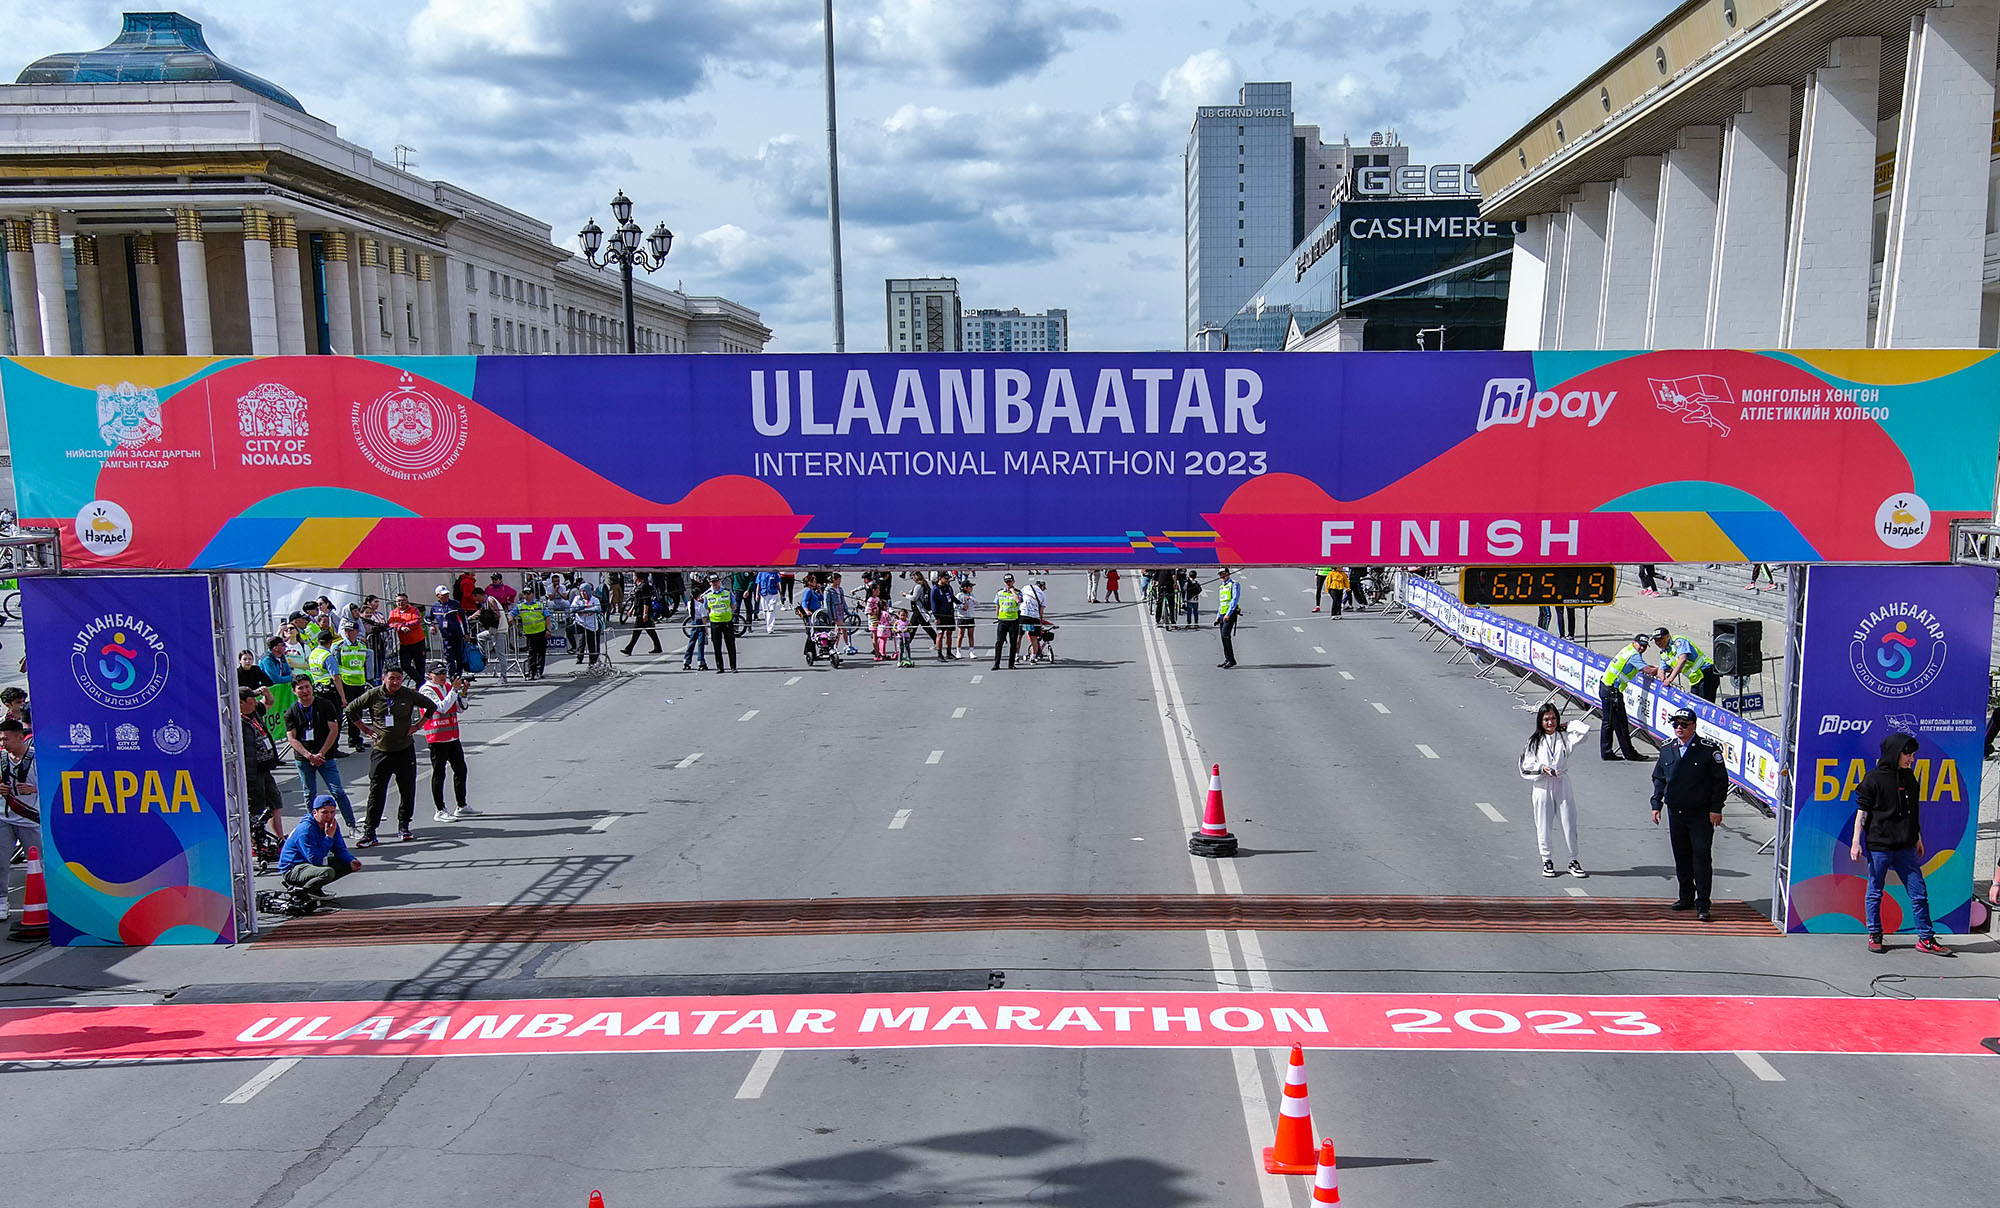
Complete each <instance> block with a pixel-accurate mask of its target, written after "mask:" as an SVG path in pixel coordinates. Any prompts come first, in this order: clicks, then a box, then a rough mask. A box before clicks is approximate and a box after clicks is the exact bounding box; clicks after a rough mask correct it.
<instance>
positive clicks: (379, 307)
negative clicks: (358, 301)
mask: <svg viewBox="0 0 2000 1208" xmlns="http://www.w3.org/2000/svg"><path fill="white" fill-rule="evenodd" d="M375 321H376V322H377V323H380V324H381V326H382V334H383V335H385V336H394V335H395V334H396V329H395V328H393V327H391V326H389V299H387V298H383V297H379V296H378V297H377V298H376V299H375Z"/></svg>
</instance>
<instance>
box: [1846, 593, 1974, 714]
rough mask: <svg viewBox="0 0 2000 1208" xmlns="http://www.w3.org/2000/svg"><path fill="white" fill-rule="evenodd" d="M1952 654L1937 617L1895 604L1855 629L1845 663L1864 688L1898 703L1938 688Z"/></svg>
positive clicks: (1921, 609) (1921, 610)
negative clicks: (1939, 680)
mask: <svg viewBox="0 0 2000 1208" xmlns="http://www.w3.org/2000/svg"><path fill="white" fill-rule="evenodd" d="M1949 651H1950V648H1949V645H1948V643H1947V642H1946V641H1945V633H1944V625H1943V624H1942V623H1941V622H1939V621H1938V619H1937V617H1936V616H1935V615H1934V614H1933V613H1931V612H1930V611H1929V610H1928V609H1924V608H1921V607H1919V606H1917V605H1914V604H1891V605H1885V606H1883V607H1881V608H1877V609H1876V610H1875V611H1873V612H1871V613H1869V614H1868V615H1867V616H1866V617H1864V618H1862V620H1861V622H1860V624H1858V625H1856V626H1855V628H1854V634H1853V638H1852V640H1851V641H1850V643H1849V645H1848V652H1847V662H1848V666H1849V667H1850V668H1851V669H1852V670H1853V672H1854V678H1855V679H1856V680H1857V681H1858V682H1859V683H1860V684H1861V686H1862V687H1864V688H1866V689H1868V690H1869V691H1870V692H1873V693H1874V694H1875V695H1877V696H1883V697H1888V698H1889V699H1891V700H1896V699H1901V698H1903V697H1908V696H1914V695H1916V694H1917V693H1919V692H1922V691H1923V690H1924V689H1925V688H1928V687H1930V686H1931V684H1933V683H1935V682H1936V681H1937V678H1938V676H1939V675H1942V674H1943V673H1944V661H1945V656H1946V654H1948V653H1949Z"/></svg>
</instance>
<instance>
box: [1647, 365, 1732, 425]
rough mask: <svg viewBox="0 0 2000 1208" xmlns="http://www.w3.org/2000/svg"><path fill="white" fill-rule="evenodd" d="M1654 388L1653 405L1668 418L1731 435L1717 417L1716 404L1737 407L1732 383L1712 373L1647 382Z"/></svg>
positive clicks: (1653, 379)
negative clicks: (1678, 418)
mask: <svg viewBox="0 0 2000 1208" xmlns="http://www.w3.org/2000/svg"><path fill="white" fill-rule="evenodd" d="M1646 384H1647V385H1649V386H1651V387H1652V388H1653V405H1654V406H1656V407H1658V408H1659V409H1660V410H1662V411H1664V412H1666V413H1667V414H1668V415H1678V416H1680V417H1681V422H1682V423H1684V424H1702V425H1704V426H1706V427H1710V428H1713V429H1715V430H1716V431H1717V432H1720V433H1722V435H1724V436H1727V435H1729V425H1727V424H1725V423H1723V422H1722V420H1721V418H1720V417H1719V416H1717V415H1716V414H1715V404H1717V403H1728V404H1729V405H1730V406H1732V407H1734V406H1735V405H1736V392H1735V391H1734V390H1731V389H1730V388H1729V381H1728V379H1726V378H1723V377H1719V376H1717V375H1716V374H1713V373H1696V374H1690V375H1689V376H1687V377H1678V378H1647V379H1646Z"/></svg>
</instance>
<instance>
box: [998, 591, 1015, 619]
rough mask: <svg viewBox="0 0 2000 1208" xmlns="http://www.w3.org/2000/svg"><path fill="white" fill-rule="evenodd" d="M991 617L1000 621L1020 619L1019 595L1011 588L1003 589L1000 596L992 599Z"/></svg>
mask: <svg viewBox="0 0 2000 1208" xmlns="http://www.w3.org/2000/svg"><path fill="white" fill-rule="evenodd" d="M993 615H994V617H996V618H997V619H999V620H1002V621H1018V620H1020V619H1021V593H1020V592H1018V591H1015V590H1014V589H1013V588H1011V587H1003V588H1001V589H1000V594H999V595H997V596H994V597H993Z"/></svg>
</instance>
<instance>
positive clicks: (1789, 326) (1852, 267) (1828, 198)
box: [1778, 38, 1882, 348]
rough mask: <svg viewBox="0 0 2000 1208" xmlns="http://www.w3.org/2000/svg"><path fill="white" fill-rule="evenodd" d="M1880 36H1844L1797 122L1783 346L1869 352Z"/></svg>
mask: <svg viewBox="0 0 2000 1208" xmlns="http://www.w3.org/2000/svg"><path fill="white" fill-rule="evenodd" d="M1881 62H1882V39H1880V38H1841V39H1839V40H1838V41H1836V42H1834V43H1833V45H1832V47H1831V48H1830V49H1829V52H1828V54H1827V60H1826V66H1825V67H1823V68H1821V69H1820V70H1818V71H1816V72H1814V73H1813V78H1812V83H1811V84H1809V85H1808V86H1807V88H1806V95H1805V108H1804V110H1803V111H1802V113H1801V115H1800V118H1799V167H1798V177H1797V179H1796V180H1795V181H1794V182H1793V186H1792V228H1791V238H1790V242H1789V245H1788V246H1787V248H1786V252H1785V294H1784V310H1783V312H1782V313H1781V315H1780V316H1779V331H1778V346H1779V347H1780V348H1866V347H1868V336H1869V332H1868V286H1869V283H1870V282H1869V277H1870V274H1871V272H1872V270H1873V268H1874V265H1873V264H1872V263H1871V261H1872V260H1873V258H1874V241H1875V114H1876V110H1877V107H1878V105H1879V104H1880V98H1879V93H1880V91H1881V75H1882V71H1881Z"/></svg>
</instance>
